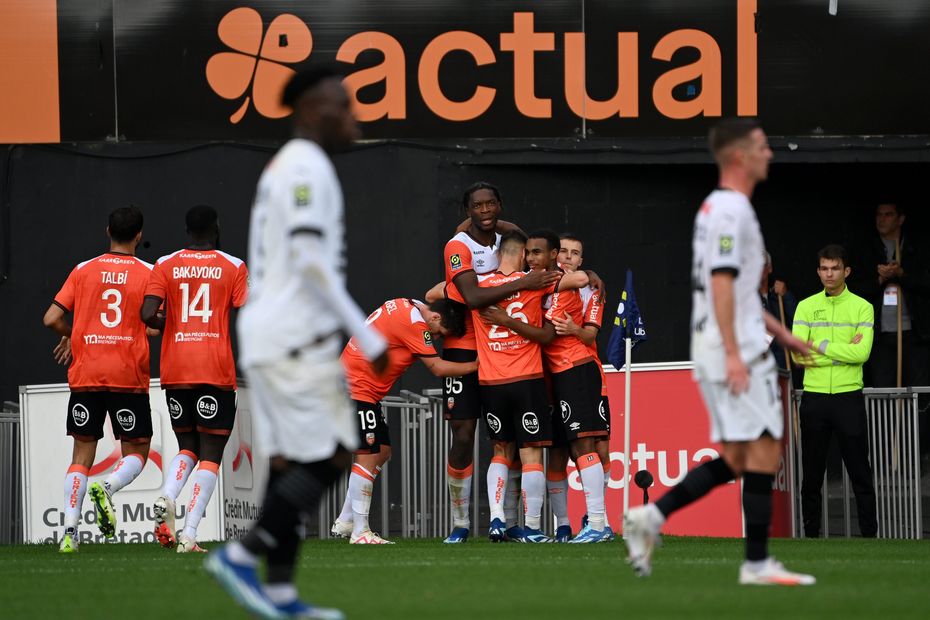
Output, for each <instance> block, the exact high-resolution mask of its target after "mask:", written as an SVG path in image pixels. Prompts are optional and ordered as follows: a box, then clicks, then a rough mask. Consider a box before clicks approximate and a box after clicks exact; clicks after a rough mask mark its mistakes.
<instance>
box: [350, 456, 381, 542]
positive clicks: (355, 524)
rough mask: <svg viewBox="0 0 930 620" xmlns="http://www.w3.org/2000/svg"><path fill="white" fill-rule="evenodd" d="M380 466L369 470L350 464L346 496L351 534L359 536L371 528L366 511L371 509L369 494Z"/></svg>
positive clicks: (372, 489)
mask: <svg viewBox="0 0 930 620" xmlns="http://www.w3.org/2000/svg"><path fill="white" fill-rule="evenodd" d="M380 472H381V468H380V467H377V468H375V471H374V472H370V471H368V470H367V469H365V468H364V467H362V466H361V465H359V464H358V463H355V464H354V465H352V474H351V475H350V476H349V491H348V496H349V498H350V503H351V504H352V535H353V536H359V535H361V534H362V533H363V532H366V531H368V530H370V529H371V526H370V525H368V513H369V512H370V511H371V494H372V492H373V491H374V485H375V478H377V477H378V474H379V473H380Z"/></svg>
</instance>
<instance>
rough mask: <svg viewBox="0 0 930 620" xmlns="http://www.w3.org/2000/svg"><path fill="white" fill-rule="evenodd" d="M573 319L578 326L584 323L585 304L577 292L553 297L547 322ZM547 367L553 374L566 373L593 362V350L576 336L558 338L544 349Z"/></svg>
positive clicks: (557, 294)
mask: <svg viewBox="0 0 930 620" xmlns="http://www.w3.org/2000/svg"><path fill="white" fill-rule="evenodd" d="M566 314H567V315H568V316H570V317H571V319H572V321H574V322H575V324H576V325H582V324H583V323H584V302H583V301H582V299H581V294H580V293H579V292H578V291H577V290H569V291H561V292H559V293H555V294H554V295H552V305H551V306H549V309H548V310H547V311H546V320H547V321H551V320H552V319H553V317H559V318H564V317H565V315H566ZM543 355H544V356H545V358H546V365H547V366H548V368H549V370H550V371H551V372H553V373H559V372H565V371H566V370H568V369H570V368H573V367H575V366H580V365H581V364H585V363H587V362H590V361H593V360H594V356H592V355H591V349H590V347H588V345H586V344H585V343H584V342H582V341H581V339H579V338H577V337H576V336H556V337H555V338H553V340H552V342H550V343H549V344H547V345H545V346H544V347H543Z"/></svg>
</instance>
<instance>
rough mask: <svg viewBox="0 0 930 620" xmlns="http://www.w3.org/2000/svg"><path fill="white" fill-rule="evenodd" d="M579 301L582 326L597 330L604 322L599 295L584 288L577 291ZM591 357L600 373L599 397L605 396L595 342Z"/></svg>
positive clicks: (605, 386) (591, 346) (592, 345)
mask: <svg viewBox="0 0 930 620" xmlns="http://www.w3.org/2000/svg"><path fill="white" fill-rule="evenodd" d="M579 293H581V300H582V301H583V302H584V325H585V327H587V326H588V325H592V326H594V327H596V328H598V330H600V329H601V325H602V324H603V322H604V312H603V310H604V306H603V304H601V294H600V293H598V292H597V291H595V290H594V289H592V288H591V287H590V286H586V287H584V288H583V289H581V290H580V291H579ZM588 348H589V349H591V355H593V356H594V359H595V360H596V361H597V368H598V370H599V371H600V372H601V396H607V375H605V374H604V365H603V364H602V363H601V358H600V355H598V353H597V340H595V341H594V342H592V343H591V344H590V345H589V347H588Z"/></svg>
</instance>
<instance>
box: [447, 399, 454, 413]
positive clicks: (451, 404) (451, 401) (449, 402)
mask: <svg viewBox="0 0 930 620" xmlns="http://www.w3.org/2000/svg"><path fill="white" fill-rule="evenodd" d="M446 409H448V410H449V411H452V410H453V409H455V397H453V396H450V397H449V398H447V399H446Z"/></svg>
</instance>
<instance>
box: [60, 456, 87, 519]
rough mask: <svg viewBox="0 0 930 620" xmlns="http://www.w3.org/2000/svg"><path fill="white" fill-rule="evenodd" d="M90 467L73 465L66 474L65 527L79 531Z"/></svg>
mask: <svg viewBox="0 0 930 620" xmlns="http://www.w3.org/2000/svg"><path fill="white" fill-rule="evenodd" d="M87 474H88V469H87V468H86V467H84V466H83V465H72V466H71V467H69V468H68V473H66V474H65V529H66V530H67V529H68V528H74V529H75V531H77V526H78V522H79V521H80V520H81V506H82V505H83V504H84V494H85V493H87Z"/></svg>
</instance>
